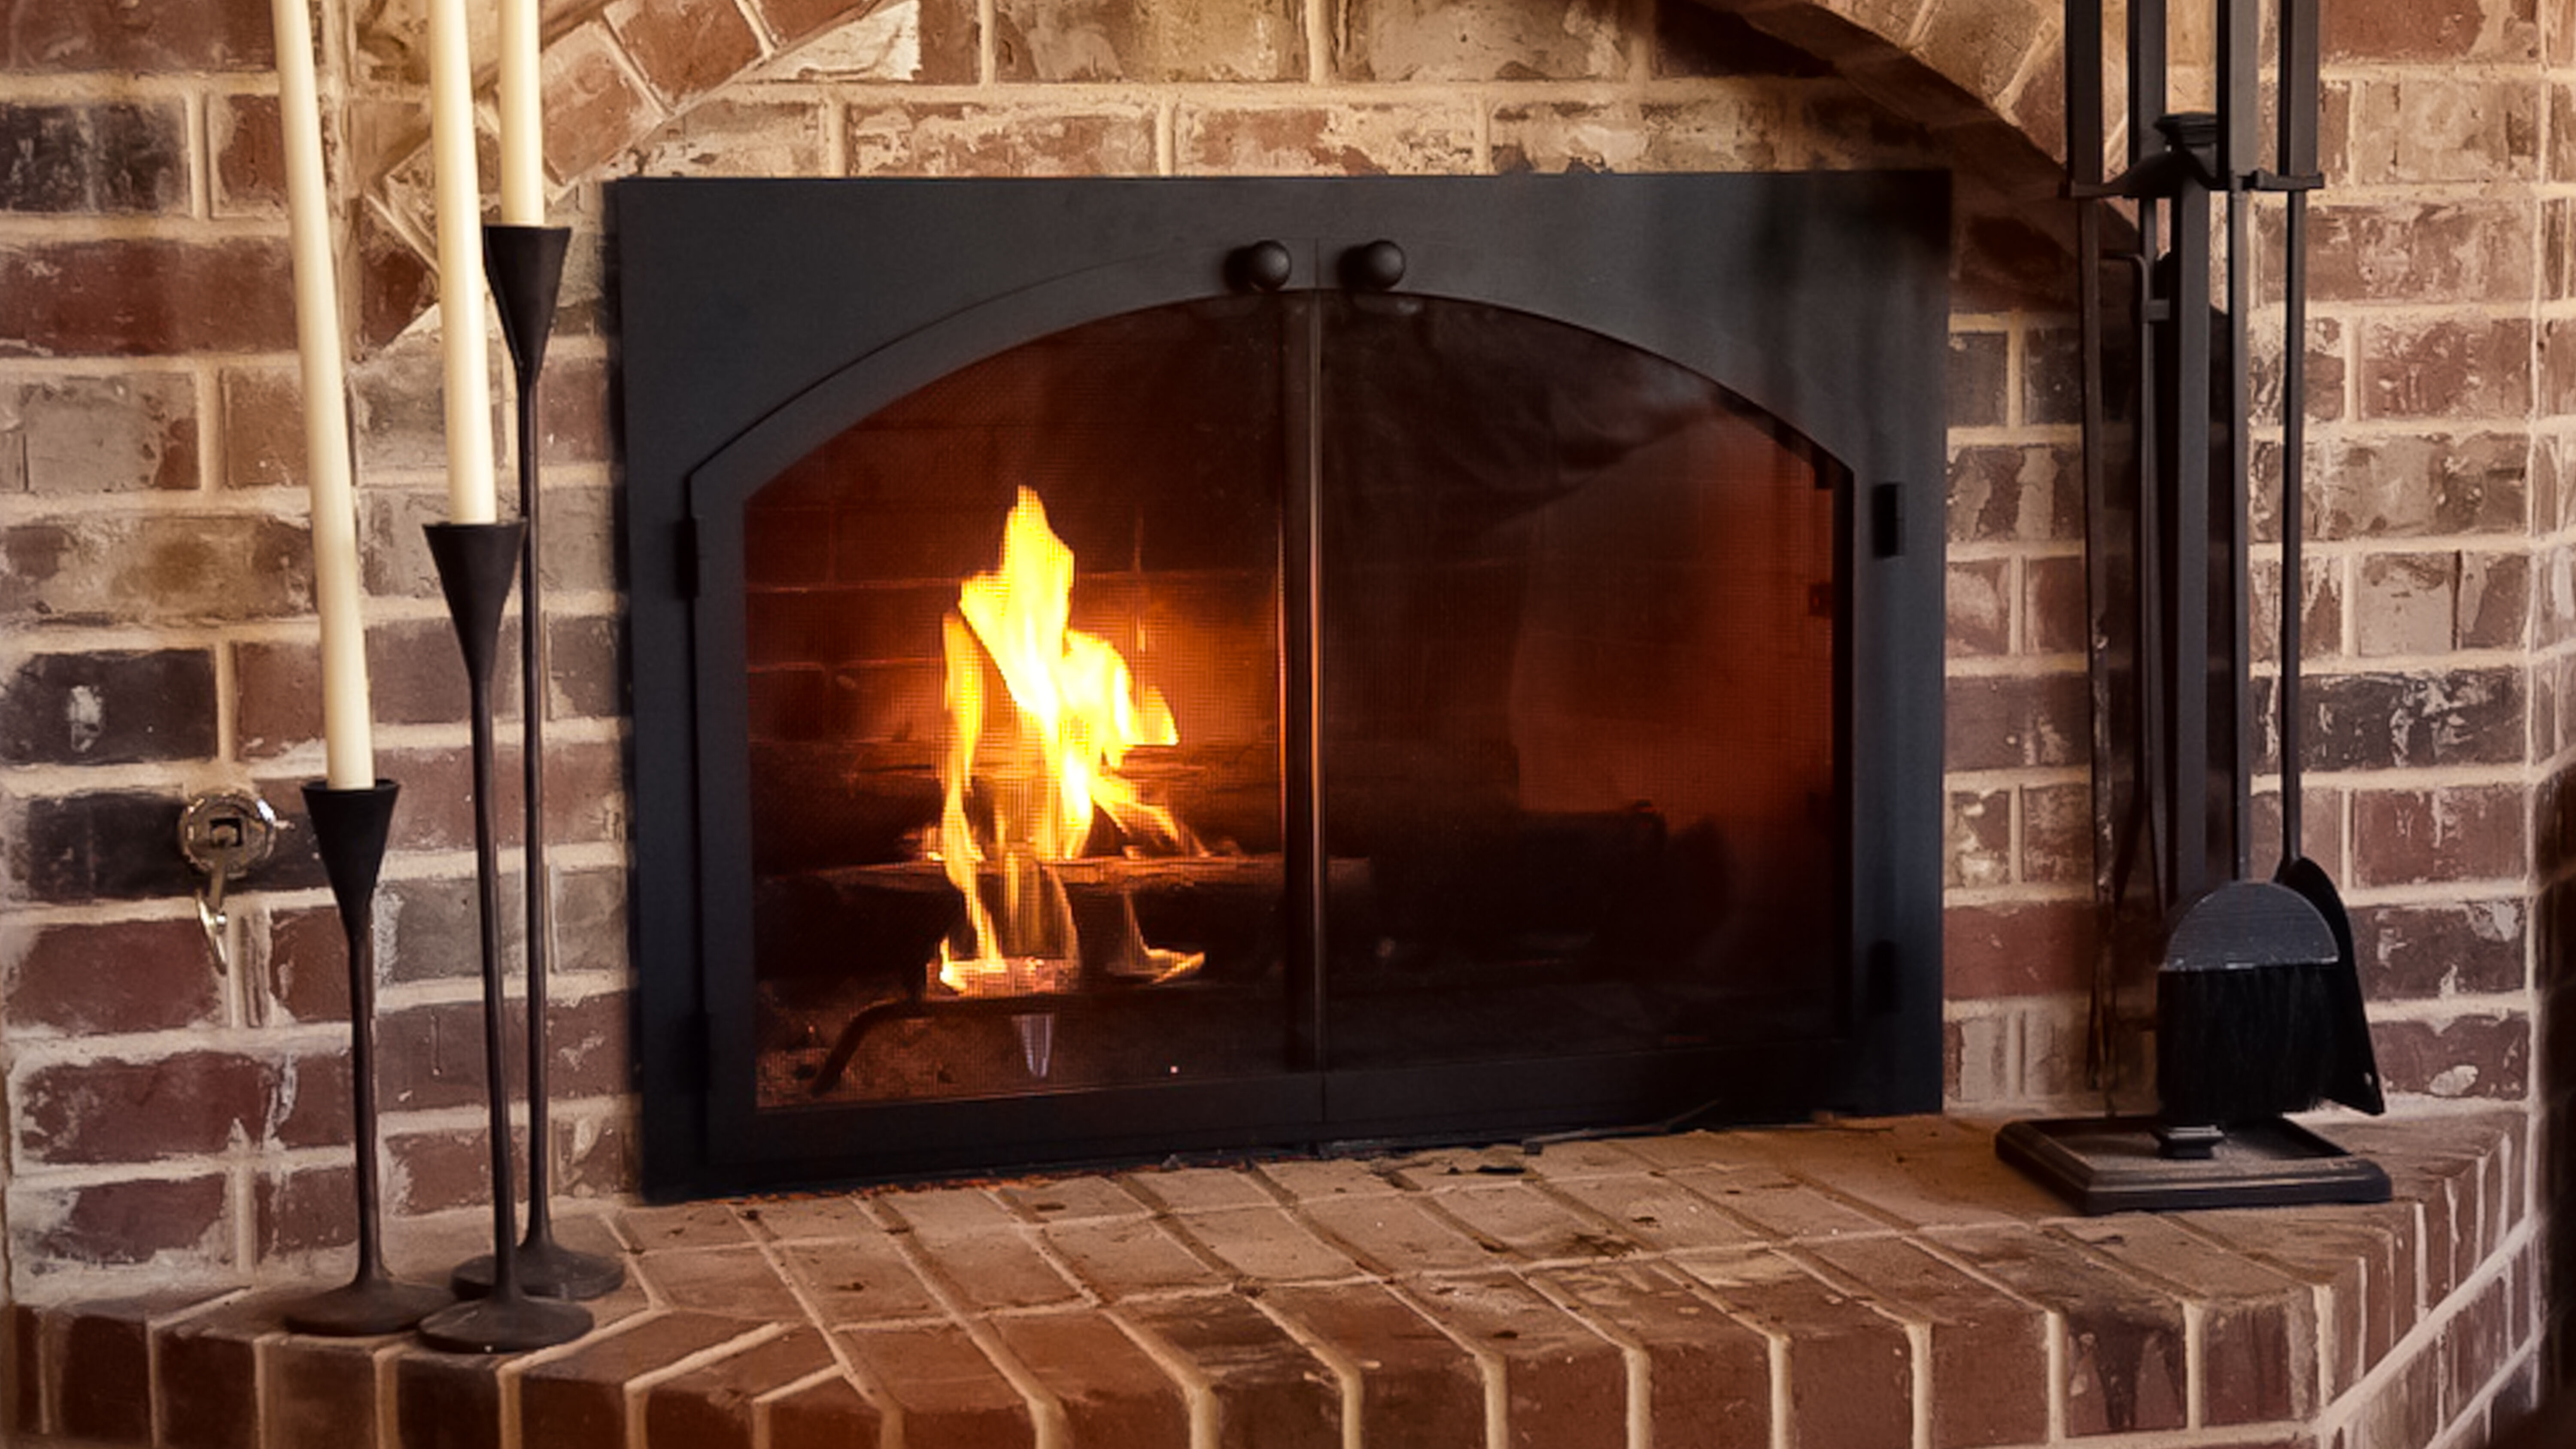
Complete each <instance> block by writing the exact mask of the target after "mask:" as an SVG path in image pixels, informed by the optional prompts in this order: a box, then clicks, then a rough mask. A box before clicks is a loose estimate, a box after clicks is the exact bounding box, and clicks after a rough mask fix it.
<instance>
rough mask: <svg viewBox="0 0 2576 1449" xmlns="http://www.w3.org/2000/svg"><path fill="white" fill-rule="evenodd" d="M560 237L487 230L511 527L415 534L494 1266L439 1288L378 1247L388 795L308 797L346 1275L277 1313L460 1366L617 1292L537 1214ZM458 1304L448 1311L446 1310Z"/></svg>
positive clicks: (314, 790)
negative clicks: (483, 1137) (519, 919)
mask: <svg viewBox="0 0 2576 1449" xmlns="http://www.w3.org/2000/svg"><path fill="white" fill-rule="evenodd" d="M569 235H570V234H569V232H568V231H566V230H565V229H563V228H560V227H542V226H502V225H493V226H487V227H486V228H485V229H484V247H485V259H486V270H487V273H488V277H489V280H490V285H491V288H492V293H493V297H494V299H495V301H496V302H497V303H498V305H499V310H500V314H501V321H502V336H503V340H504V341H505V343H506V344H507V345H508V348H509V352H510V360H511V363H512V366H513V369H514V371H515V374H516V378H517V383H518V407H519V413H518V427H519V459H518V462H519V504H520V517H519V518H518V519H517V520H515V521H511V522H504V523H434V524H430V525H428V528H427V533H428V538H429V550H430V557H431V559H432V561H433V562H434V563H435V564H436V566H437V570H438V578H439V584H440V587H441V589H442V590H443V592H444V594H445V597H446V601H447V608H448V614H449V618H450V620H451V622H452V623H453V624H454V626H455V629H456V638H457V645H458V648H459V650H460V652H461V654H462V656H463V660H464V664H465V671H466V682H467V700H468V718H469V723H470V726H471V730H472V756H473V790H474V857H475V873H476V877H477V884H478V890H479V903H480V907H481V909H480V916H481V925H482V935H481V943H480V944H481V952H482V956H481V963H482V979H483V1018H484V1043H483V1044H484V1072H485V1078H486V1081H487V1090H486V1098H487V1101H488V1103H489V1107H490V1123H489V1130H490V1134H491V1154H492V1167H491V1170H492V1183H491V1191H492V1252H491V1254H490V1255H488V1256H484V1257H478V1258H475V1259H472V1260H470V1261H468V1262H466V1263H465V1264H463V1265H462V1266H460V1267H459V1268H458V1269H457V1270H456V1272H455V1275H454V1277H453V1280H452V1282H451V1285H450V1286H451V1287H452V1289H453V1290H454V1292H453V1293H451V1292H450V1291H449V1290H448V1289H442V1288H434V1287H423V1286H418V1285H411V1284H403V1283H397V1282H395V1281H393V1279H392V1278H391V1277H390V1276H388V1275H387V1273H386V1271H385V1266H384V1258H383V1253H382V1250H381V1246H380V1241H379V1226H378V1218H379V1214H380V1209H379V1202H378V1187H377V1177H376V1102H375V1079H374V1061H373V1057H374V1052H373V1037H374V996H375V959H374V949H373V929H372V918H373V907H372V902H373V899H374V894H375V885H376V876H377V872H378V869H379V868H380V866H381V864H382V862H383V857H384V848H385V841H386V836H387V831H388V827H389V825H390V823H391V820H392V815H393V805H394V799H395V795H396V793H397V789H396V786H395V785H394V783H393V782H391V781H379V782H378V783H377V784H376V785H375V787H374V788H372V789H359V790H334V789H330V788H327V787H324V786H322V785H319V784H316V785H310V786H307V787H306V789H305V792H304V798H305V804H306V808H307V810H308V811H309V812H310V813H311V817H312V820H313V830H314V837H315V843H316V846H317V848H318V849H319V850H320V852H321V855H322V860H323V865H324V869H325V872H326V873H327V875H328V877H329V880H330V884H331V891H332V896H333V899H334V900H335V901H336V902H337V904H338V907H339V912H340V919H341V923H342V925H343V927H344V928H345V930H346V933H347V938H348V955H349V987H350V997H349V1007H350V1023H351V1054H350V1060H351V1072H352V1076H353V1079H354V1083H355V1091H354V1093H353V1096H354V1099H355V1113H356V1119H357V1120H356V1131H355V1138H356V1159H357V1160H356V1169H357V1180H358V1229H357V1233H358V1271H357V1275H356V1277H355V1278H354V1279H353V1280H352V1281H351V1282H350V1283H348V1284H347V1285H346V1286H344V1287H341V1288H338V1289H335V1290H332V1291H330V1292H327V1293H322V1294H318V1295H315V1296H313V1297H310V1298H306V1299H302V1300H299V1301H297V1302H295V1303H292V1304H290V1305H288V1307H287V1312H286V1322H287V1325H288V1326H289V1327H290V1328H293V1329H296V1330H298V1331H301V1332H307V1333H323V1334H339V1335H349V1336H356V1335H372V1334H382V1333H392V1332H396V1331H398V1330H401V1329H405V1328H411V1327H414V1326H417V1328H418V1330H419V1332H420V1335H421V1337H422V1338H423V1339H424V1340H426V1341H427V1342H428V1343H429V1344H431V1345H432V1346H433V1347H436V1348H441V1349H447V1350H451V1351H456V1352H465V1353H496V1352H513V1351H519V1350H525V1349H534V1348H543V1347H547V1346H549V1345H552V1344H558V1343H565V1342H569V1341H570V1340H572V1339H575V1338H578V1337H580V1336H581V1335H582V1334H584V1333H587V1332H588V1331H589V1330H590V1327H591V1316H590V1312H589V1310H587V1309H585V1308H583V1307H581V1306H580V1305H579V1304H578V1303H575V1302H571V1301H567V1300H572V1299H582V1298H595V1297H598V1296H600V1295H601V1294H604V1293H607V1292H609V1291H611V1290H612V1289H614V1288H616V1287H617V1286H618V1285H619V1284H620V1283H622V1282H624V1281H625V1270H624V1268H623V1267H622V1266H621V1265H620V1264H619V1263H618V1262H617V1261H616V1260H614V1259H611V1258H605V1257H601V1256H598V1255H595V1254H590V1253H582V1252H576V1251H574V1250H571V1249H568V1248H565V1247H564V1246H562V1245H561V1244H559V1243H557V1242H556V1241H555V1238H554V1232H553V1226H552V1220H551V1217H550V1215H549V1212H548V1202H549V1197H550V1189H549V1186H548V1181H547V1170H546V1169H547V1157H548V1148H547V1137H548V1118H549V1114H548V1109H547V1077H546V1069H547V1064H548V1060H549V1057H550V1055H551V1053H550V1051H549V1049H548V1044H547V1039H548V1033H547V1030H546V969H547V954H548V949H549V946H550V944H551V921H550V917H549V912H548V891H547V877H546V867H545V815H544V811H545V792H544V784H543V778H542V776H543V762H544V758H545V735H544V720H545V714H546V687H547V682H548V679H549V675H548V669H547V652H546V639H545V611H544V608H543V606H542V604H541V602H540V584H539V577H538V538H539V534H538V522H539V508H538V487H537V378H538V374H539V372H540V370H541V369H542V367H543V365H544V359H545V349H546V342H547V339H548V336H549V334H550V332H551V331H552V328H553V321H554V311H555V302H556V297H557V295H558V291H559V288H560V285H561V282H562V277H563V261H564V251H565V247H566V244H567V241H568V239H569ZM514 578H516V579H518V580H520V581H521V588H522V590H523V593H522V596H521V600H520V623H521V628H522V650H521V665H522V667H521V678H522V681H523V693H524V699H523V701H522V704H521V710H520V714H521V722H522V728H523V737H522V738H523V743H522V763H523V765H524V768H525V778H526V788H525V795H526V799H525V806H526V827H525V834H524V838H523V841H522V845H523V849H524V852H525V855H524V859H525V871H524V881H523V885H524V889H525V891H526V896H527V942H526V945H527V977H528V985H527V1000H526V1010H527V1018H526V1031H525V1036H526V1042H527V1071H528V1077H527V1093H528V1228H527V1234H526V1236H525V1238H524V1239H521V1238H519V1237H518V1235H517V1233H516V1231H515V1223H514V1218H515V1201H514V1200H515V1197H516V1189H515V1182H514V1178H515V1173H514V1172H513V1162H512V1153H511V1130H510V1110H509V1105H510V1104H509V1091H508V1080H509V1078H508V1070H507V1068H508V1063H507V1061H506V1055H507V1054H506V1051H505V1041H506V1038H507V1014H506V1013H507V1009H508V1003H507V1001H506V999H505V993H504V991H503V989H502V974H501V956H502V951H501V867H500V853H499V848H498V830H497V828H496V823H495V818H494V810H493V796H492V787H493V775H494V769H493V766H494V745H493V701H492V681H493V673H494V669H495V666H496V664H497V662H498V657H499V652H500V650H499V644H500V627H501V616H502V613H503V611H504V608H505V606H506V605H507V603H508V601H509V596H510V587H511V584H512V581H513V579H514ZM457 1294H462V1295H465V1297H464V1299H463V1301H456V1298H455V1295H457Z"/></svg>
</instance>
